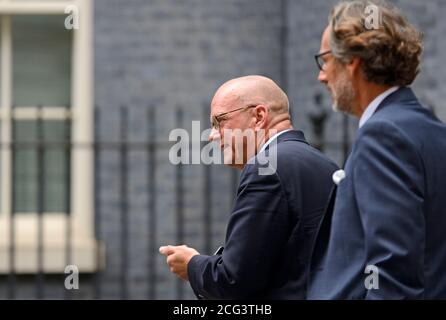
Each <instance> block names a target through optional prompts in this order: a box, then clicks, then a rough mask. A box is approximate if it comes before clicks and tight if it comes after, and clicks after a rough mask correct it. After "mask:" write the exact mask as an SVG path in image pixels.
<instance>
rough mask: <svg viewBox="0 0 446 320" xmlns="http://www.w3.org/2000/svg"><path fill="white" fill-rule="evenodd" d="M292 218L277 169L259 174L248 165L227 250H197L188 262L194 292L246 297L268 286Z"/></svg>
mask: <svg viewBox="0 0 446 320" xmlns="http://www.w3.org/2000/svg"><path fill="white" fill-rule="evenodd" d="M289 226H290V221H289V217H288V210H287V202H286V199H285V195H284V192H283V190H282V187H281V183H280V180H279V178H278V176H277V174H273V175H264V176H261V175H259V174H258V166H257V165H247V166H246V167H245V169H244V171H243V172H242V176H241V180H240V186H239V189H238V194H237V198H236V201H235V206H234V209H233V212H232V213H231V216H230V219H229V223H228V228H227V234H226V243H225V249H224V251H223V253H222V254H221V255H218V256H204V255H199V256H195V257H193V258H192V259H191V261H190V262H189V265H188V276H189V281H190V284H191V286H192V289H193V290H194V292H195V294H197V295H201V296H203V297H205V298H208V299H244V298H250V297H254V296H255V295H258V294H259V293H260V292H262V290H263V289H264V288H265V286H266V285H267V280H268V278H269V276H270V273H271V271H272V268H273V262H274V261H275V260H277V257H278V255H280V254H282V250H283V249H282V248H284V244H285V243H286V241H287V238H288V236H287V234H288V233H289V231H288V230H289Z"/></svg>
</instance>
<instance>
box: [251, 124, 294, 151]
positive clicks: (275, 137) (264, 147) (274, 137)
mask: <svg viewBox="0 0 446 320" xmlns="http://www.w3.org/2000/svg"><path fill="white" fill-rule="evenodd" d="M291 130H293V129H287V130H283V131H280V132H278V133H276V134H275V135H273V136H272V137H271V138H269V139H268V141H267V142H266V143H265V144H264V145H263V146H262V149H260V151H259V153H260V152H263V151H265V149H266V147H267V146H268V145H269V144H270V143H271V142H273V140H274V139H277V137H278V136H280V135H281V134H282V133H285V132H288V131H291Z"/></svg>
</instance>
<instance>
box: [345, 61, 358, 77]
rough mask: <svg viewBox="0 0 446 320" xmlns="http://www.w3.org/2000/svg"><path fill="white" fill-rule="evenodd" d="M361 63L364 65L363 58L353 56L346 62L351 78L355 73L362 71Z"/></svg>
mask: <svg viewBox="0 0 446 320" xmlns="http://www.w3.org/2000/svg"><path fill="white" fill-rule="evenodd" d="M361 65H362V60H361V58H358V57H355V58H352V60H351V61H350V62H349V63H347V64H346V67H347V71H348V73H349V75H350V78H352V79H353V78H354V77H355V75H357V74H358V72H360V71H361Z"/></svg>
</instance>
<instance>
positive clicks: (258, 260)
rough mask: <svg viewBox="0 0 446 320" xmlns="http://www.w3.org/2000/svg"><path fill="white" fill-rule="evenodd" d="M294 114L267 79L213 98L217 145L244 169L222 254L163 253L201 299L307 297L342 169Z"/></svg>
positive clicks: (253, 79) (236, 84)
mask: <svg viewBox="0 0 446 320" xmlns="http://www.w3.org/2000/svg"><path fill="white" fill-rule="evenodd" d="M288 109H289V105H288V98H287V96H286V94H285V93H284V92H283V91H282V89H280V88H279V87H278V86H277V85H276V84H275V83H274V82H273V81H272V80H271V79H268V78H266V77H262V76H247V77H242V78H237V79H233V80H230V81H228V82H226V83H225V84H223V85H222V86H221V87H220V88H219V89H218V91H217V92H216V94H215V96H214V98H213V100H212V103H211V125H212V131H211V133H210V136H209V139H210V140H211V141H219V143H220V147H221V148H222V149H223V155H224V162H225V164H226V165H229V166H232V167H235V168H238V169H240V170H242V173H241V176H240V184H239V187H238V191H237V196H236V199H235V205H234V209H233V211H232V213H231V214H230V218H229V223H228V227H227V233H226V241H225V246H224V250H219V252H218V253H216V254H215V255H213V256H208V255H200V254H199V253H198V252H197V251H196V250H195V249H193V248H189V247H187V246H185V245H182V246H164V247H161V248H160V252H161V253H162V254H164V255H166V256H167V264H168V265H169V267H170V270H171V271H172V272H173V273H175V274H176V275H178V276H179V277H180V278H182V279H184V280H188V281H189V282H190V285H191V287H192V289H193V290H194V292H195V294H196V295H197V297H198V298H201V299H246V298H253V299H303V298H305V287H306V282H307V266H308V261H309V255H310V249H311V247H312V244H313V240H314V235H315V232H316V228H317V227H318V225H319V222H320V220H321V216H322V213H323V211H324V206H325V203H326V201H327V199H328V196H329V192H330V190H331V188H332V185H333V182H332V179H331V176H332V174H333V172H334V171H336V170H337V169H338V168H337V166H336V165H335V164H334V163H333V162H331V161H330V160H329V159H327V158H326V157H325V156H324V155H322V154H321V153H320V152H319V151H318V150H316V149H314V148H312V147H311V146H310V145H309V144H308V143H307V142H306V140H305V137H304V134H303V133H302V132H301V131H298V130H293V127H292V124H291V119H290V114H289V111H288ZM241 132H242V133H243V137H242V139H240V134H241ZM265 159H267V160H271V161H267V162H270V163H265ZM271 162H272V165H271ZM265 165H266V166H267V167H268V168H269V169H272V170H266V171H262V169H264V167H265Z"/></svg>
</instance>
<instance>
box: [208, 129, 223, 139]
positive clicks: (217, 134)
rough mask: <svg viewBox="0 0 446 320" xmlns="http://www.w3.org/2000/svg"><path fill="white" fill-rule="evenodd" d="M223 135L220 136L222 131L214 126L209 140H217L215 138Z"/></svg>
mask: <svg viewBox="0 0 446 320" xmlns="http://www.w3.org/2000/svg"><path fill="white" fill-rule="evenodd" d="M220 138H221V136H220V132H219V131H218V130H217V129H215V128H212V130H211V132H210V133H209V141H211V142H212V141H215V140H220Z"/></svg>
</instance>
